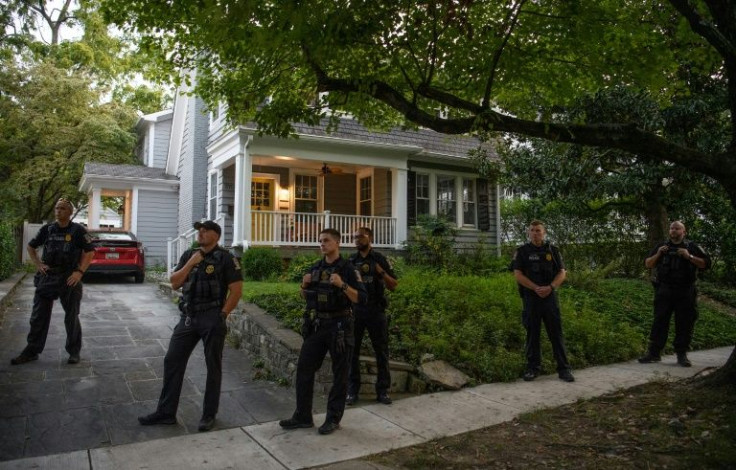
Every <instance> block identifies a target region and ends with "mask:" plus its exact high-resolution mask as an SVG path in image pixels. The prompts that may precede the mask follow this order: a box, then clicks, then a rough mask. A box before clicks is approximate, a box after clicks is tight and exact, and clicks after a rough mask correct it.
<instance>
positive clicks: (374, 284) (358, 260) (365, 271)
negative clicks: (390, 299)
mask: <svg viewBox="0 0 736 470" xmlns="http://www.w3.org/2000/svg"><path fill="white" fill-rule="evenodd" d="M350 262H351V263H353V266H355V269H357V270H358V272H359V273H360V277H361V279H362V280H363V285H364V286H365V290H366V292H367V293H368V305H383V303H384V302H385V298H384V294H385V286H384V284H383V282H380V280H379V278H378V276H377V274H378V273H377V271H376V264H377V263H376V260H375V259H374V258H373V256H371V255H370V254H369V255H368V257H367V258H363V257H362V256H360V254H359V253H356V254H354V255H352V256H351V257H350Z"/></svg>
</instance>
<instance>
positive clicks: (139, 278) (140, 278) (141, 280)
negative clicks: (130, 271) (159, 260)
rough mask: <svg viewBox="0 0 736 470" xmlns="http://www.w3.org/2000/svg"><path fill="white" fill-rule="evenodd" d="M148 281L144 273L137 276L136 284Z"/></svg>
mask: <svg viewBox="0 0 736 470" xmlns="http://www.w3.org/2000/svg"><path fill="white" fill-rule="evenodd" d="M145 279H146V275H145V274H143V273H136V274H135V283H136V284H141V283H143V281H144V280H145Z"/></svg>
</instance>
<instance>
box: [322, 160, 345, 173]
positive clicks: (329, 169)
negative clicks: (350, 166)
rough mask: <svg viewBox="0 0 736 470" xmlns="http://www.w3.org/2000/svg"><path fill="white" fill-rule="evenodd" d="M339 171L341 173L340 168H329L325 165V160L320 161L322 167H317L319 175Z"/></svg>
mask: <svg viewBox="0 0 736 470" xmlns="http://www.w3.org/2000/svg"><path fill="white" fill-rule="evenodd" d="M340 173H342V168H330V167H329V166H327V162H322V168H320V169H319V176H326V175H330V174H340Z"/></svg>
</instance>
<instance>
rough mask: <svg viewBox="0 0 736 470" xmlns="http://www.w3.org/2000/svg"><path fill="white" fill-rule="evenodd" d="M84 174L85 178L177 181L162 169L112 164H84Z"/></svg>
mask: <svg viewBox="0 0 736 470" xmlns="http://www.w3.org/2000/svg"><path fill="white" fill-rule="evenodd" d="M84 174H85V175H86V176H92V175H94V176H107V177H110V176H112V177H118V178H135V179H146V180H162V181H177V180H178V178H177V177H176V176H173V175H169V174H166V171H165V170H164V169H163V168H151V167H148V166H143V165H115V164H112V163H93V162H87V163H85V164H84Z"/></svg>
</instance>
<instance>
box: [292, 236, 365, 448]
mask: <svg viewBox="0 0 736 470" xmlns="http://www.w3.org/2000/svg"><path fill="white" fill-rule="evenodd" d="M319 245H320V251H321V252H322V254H323V255H324V258H322V259H321V260H320V261H319V262H317V263H316V264H315V265H314V266H312V268H311V269H310V272H309V273H308V274H305V275H304V277H303V278H302V285H301V288H302V296H303V297H304V298H305V299H306V300H307V311H306V313H305V318H304V323H303V326H302V336H303V337H304V343H303V344H302V349H301V351H300V352H299V361H298V362H297V369H296V411H295V412H294V414H293V415H292V417H291V418H289V419H283V420H281V421H280V422H279V424H280V425H281V427H282V428H284V429H297V428H311V427H313V426H314V421H313V419H312V399H313V395H314V376H315V374H316V373H317V371H318V370H319V368H320V367H321V366H322V361H323V360H324V358H325V355H326V354H327V352H328V351H329V353H330V358H331V360H332V388H331V389H330V393H329V395H328V397H327V416H326V417H325V422H324V424H322V426H320V427H319V433H320V434H330V433H332V432H333V431H335V430H336V429H338V428H339V427H340V420H341V419H342V415H343V413H344V411H345V396H346V394H347V389H348V372H349V370H350V357H351V354H352V352H353V347H354V346H355V339H354V337H353V315H352V311H351V305H352V304H353V303H360V304H365V303H366V301H367V295H366V291H365V287H364V286H363V282H362V281H361V278H360V274H358V271H356V269H355V267H354V266H353V265H352V264H350V262H349V261H347V260H345V259H343V258H342V257H341V256H340V232H338V231H337V230H335V229H331V228H328V229H324V230H322V231H321V232H320V234H319Z"/></svg>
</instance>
